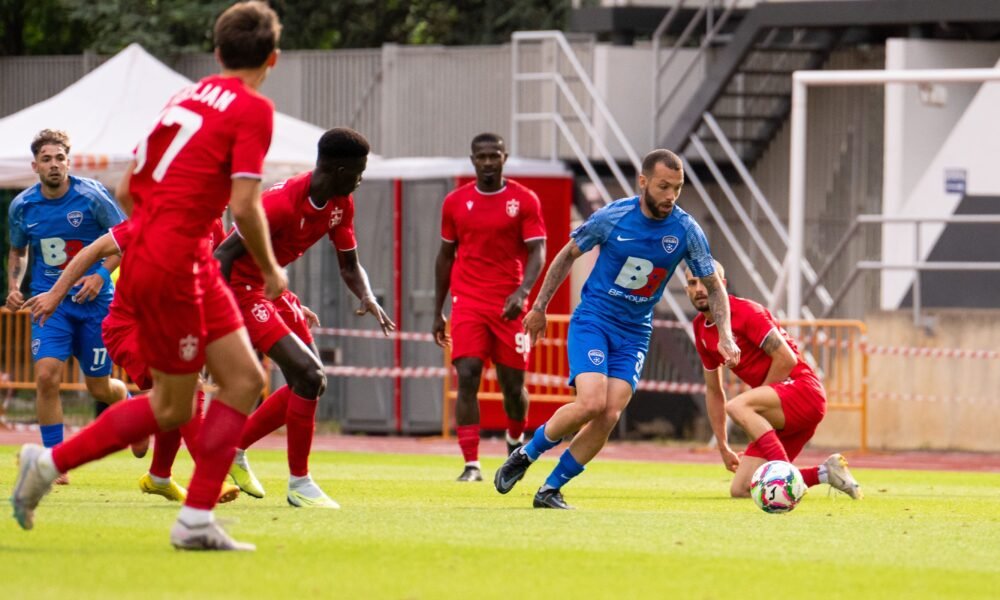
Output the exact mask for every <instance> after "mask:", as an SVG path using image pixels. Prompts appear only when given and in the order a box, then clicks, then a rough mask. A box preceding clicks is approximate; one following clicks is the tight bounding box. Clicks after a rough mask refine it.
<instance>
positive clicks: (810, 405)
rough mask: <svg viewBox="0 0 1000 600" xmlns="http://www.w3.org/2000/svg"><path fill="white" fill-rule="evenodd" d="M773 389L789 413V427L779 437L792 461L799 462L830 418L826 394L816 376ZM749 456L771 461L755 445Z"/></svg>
mask: <svg viewBox="0 0 1000 600" xmlns="http://www.w3.org/2000/svg"><path fill="white" fill-rule="evenodd" d="M771 387H772V388H774V391H775V392H777V394H778V398H780V399H781V410H782V412H784V413H785V427H784V428H783V429H779V430H777V431H776V432H775V433H777V434H778V440H780V441H781V445H782V446H784V447H785V452H786V453H787V454H788V460H795V457H796V456H798V455H799V453H800V452H802V448H804V447H805V445H806V443H807V442H808V441H809V440H811V439H812V436H813V434H815V433H816V428H817V427H818V426H819V423H820V421H822V420H823V417H824V416H826V392H825V391H823V384H821V383H820V381H819V379H817V378H816V375H814V374H813V373H808V374H803V375H801V376H799V377H797V378H795V379H792V380H785V381H782V382H780V383H772V384H771ZM745 454H746V455H747V456H756V457H758V458H767V457H765V456H764V455H763V453H762V452H761V451H760V450H759V449H758V448H757V445H756V444H753V443H751V444H750V445H749V446H747V450H746V453H745Z"/></svg>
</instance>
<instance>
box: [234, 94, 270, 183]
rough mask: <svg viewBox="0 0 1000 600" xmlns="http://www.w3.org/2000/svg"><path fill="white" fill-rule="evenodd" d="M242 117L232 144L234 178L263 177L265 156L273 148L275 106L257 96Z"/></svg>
mask: <svg viewBox="0 0 1000 600" xmlns="http://www.w3.org/2000/svg"><path fill="white" fill-rule="evenodd" d="M252 100H253V102H252V103H250V104H249V105H248V108H247V110H246V111H244V113H243V114H242V115H241V116H240V123H239V127H238V128H237V130H236V140H235V142H234V143H233V162H232V177H248V178H255V179H261V178H262V177H263V176H264V157H265V156H266V155H267V149H268V148H270V147H271V133H272V131H273V128H274V105H273V104H271V101H270V100H268V99H266V98H264V97H261V96H257V97H254V98H253V99H252Z"/></svg>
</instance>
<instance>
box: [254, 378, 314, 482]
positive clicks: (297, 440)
mask: <svg viewBox="0 0 1000 600" xmlns="http://www.w3.org/2000/svg"><path fill="white" fill-rule="evenodd" d="M283 389H288V388H283ZM286 397H287V398H288V412H287V413H286V419H285V425H286V427H287V428H288V440H287V441H288V472H289V473H291V474H292V475H294V476H295V477H305V476H306V475H308V474H309V452H310V451H311V450H312V440H313V432H314V431H315V430H316V405H317V404H319V402H318V401H317V400H316V399H313V400H310V399H308V398H303V397H302V396H299V395H298V394H296V393H295V392H292V391H290V390H289V392H288V393H287V395H286ZM262 408H263V407H262ZM251 418H252V417H251Z"/></svg>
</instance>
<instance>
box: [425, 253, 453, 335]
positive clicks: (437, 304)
mask: <svg viewBox="0 0 1000 600" xmlns="http://www.w3.org/2000/svg"><path fill="white" fill-rule="evenodd" d="M457 248H458V244H457V243H456V242H449V241H447V240H441V247H440V248H439V249H438V253H437V259H435V261H434V325H433V326H432V328H431V330H432V332H433V333H434V342H435V343H436V344H437V345H438V346H441V347H442V348H445V347H447V346H448V345H450V344H451V337H450V336H449V335H448V333H447V328H446V324H447V322H448V321H447V319H445V318H444V300H445V298H446V297H447V296H448V289H449V288H451V268H452V267H453V266H454V265H455V250H456V249H457Z"/></svg>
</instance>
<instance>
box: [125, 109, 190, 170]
mask: <svg viewBox="0 0 1000 600" xmlns="http://www.w3.org/2000/svg"><path fill="white" fill-rule="evenodd" d="M203 121H204V119H203V118H202V116H201V115H199V114H198V113H196V112H194V111H192V110H188V109H186V108H184V107H183V106H171V107H170V108H168V109H167V110H165V111H164V112H163V116H161V117H160V120H159V121H158V124H160V125H163V126H164V127H170V126H171V125H179V126H180V127H179V128H178V129H177V133H176V134H174V139H173V140H171V141H170V145H169V146H167V149H166V151H165V152H164V153H163V156H161V157H160V162H158V163H157V164H156V168H154V169H153V181H163V178H164V177H165V176H166V174H167V169H168V168H170V163H172V162H174V159H175V158H177V155H178V154H180V152H181V149H182V148H184V145H185V144H187V143H188V142H189V141H191V138H192V137H194V134H195V133H197V131H198V130H199V129H201V124H202V122H203ZM154 129H155V128H154ZM148 145H149V137H148V136H147V137H144V138H143V139H142V142H140V143H139V147H138V148H137V149H136V151H135V163H136V164H135V170H134V171H133V173H138V172H139V171H141V170H142V168H143V167H144V166H146V153H147V152H148Z"/></svg>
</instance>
